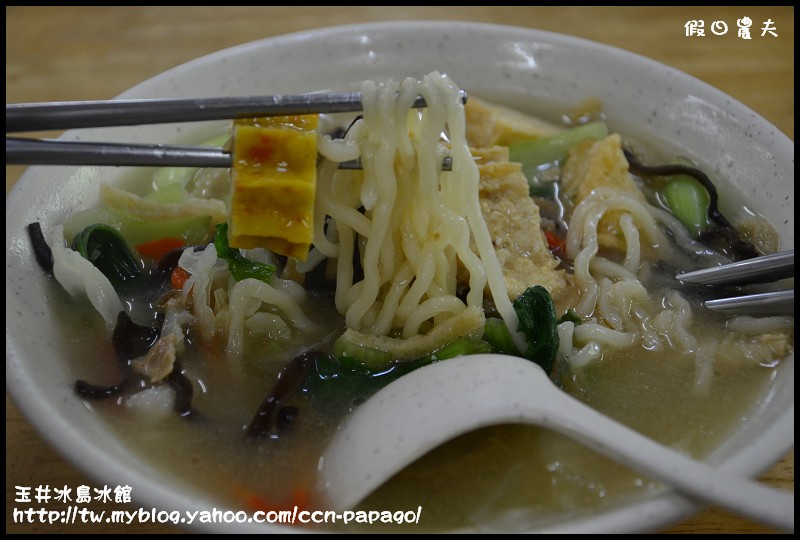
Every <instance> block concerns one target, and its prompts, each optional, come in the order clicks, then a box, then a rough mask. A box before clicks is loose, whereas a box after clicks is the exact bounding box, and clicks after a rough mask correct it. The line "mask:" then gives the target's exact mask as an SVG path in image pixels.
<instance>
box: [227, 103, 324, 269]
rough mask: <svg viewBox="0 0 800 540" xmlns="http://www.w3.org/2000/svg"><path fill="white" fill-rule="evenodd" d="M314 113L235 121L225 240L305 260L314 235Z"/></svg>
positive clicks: (315, 157)
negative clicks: (226, 235) (228, 216)
mask: <svg viewBox="0 0 800 540" xmlns="http://www.w3.org/2000/svg"><path fill="white" fill-rule="evenodd" d="M317 124H318V117H317V115H304V116H276V117H267V118H250V119H243V120H236V121H234V125H233V168H232V171H231V175H232V187H231V199H230V219H229V223H228V242H229V244H230V246H231V247H235V248H243V249H250V248H255V247H262V248H266V249H269V250H270V251H273V252H275V253H278V254H281V255H287V256H289V257H294V258H296V259H299V260H301V261H302V260H305V259H306V257H307V255H308V249H309V247H310V245H311V241H312V239H313V233H314V220H313V216H314V199H315V196H316V188H317Z"/></svg>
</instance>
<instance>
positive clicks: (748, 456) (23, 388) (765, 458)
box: [6, 20, 794, 532]
mask: <svg viewBox="0 0 800 540" xmlns="http://www.w3.org/2000/svg"><path fill="white" fill-rule="evenodd" d="M410 27H414V28H419V29H433V28H438V29H442V28H447V29H448V31H451V32H454V33H456V32H463V31H480V32H487V33H492V34H494V33H503V34H505V35H512V34H513V35H519V36H520V37H524V38H526V39H531V40H538V41H546V42H550V43H555V44H565V45H571V46H579V47H589V48H591V49H594V50H597V51H601V52H604V53H608V54H610V55H613V56H616V57H619V58H621V59H625V60H627V61H634V62H639V63H643V64H647V65H650V66H653V67H654V68H658V69H661V70H668V71H669V72H671V73H673V74H679V75H680V76H681V77H682V78H685V79H686V81H688V82H690V83H691V84H692V85H694V87H695V88H699V89H702V90H703V92H705V93H707V95H710V96H712V97H714V98H715V99H721V100H723V102H725V101H727V102H728V106H730V107H733V108H737V109H740V110H741V111H742V112H748V113H750V114H751V115H752V116H754V117H756V118H757V120H758V121H759V122H763V123H765V124H766V125H768V126H771V127H772V128H773V129H774V130H775V131H776V132H777V133H779V134H780V135H782V136H783V137H784V138H785V139H786V141H788V142H789V143H790V144H791V146H792V148H793V142H791V141H790V140H789V138H788V137H787V136H786V135H785V134H783V133H782V132H780V130H777V128H775V127H774V126H772V124H770V123H769V122H768V121H767V120H765V119H764V118H762V117H761V116H760V115H757V114H756V113H754V112H753V111H752V110H750V109H749V108H748V107H747V106H746V105H744V104H742V103H741V102H739V101H738V100H735V98H732V97H731V96H728V95H727V94H724V93H723V92H721V91H720V90H718V89H717V88H715V87H713V86H711V85H709V84H707V83H705V82H703V81H701V80H699V79H696V78H694V77H692V76H691V75H688V74H686V73H683V72H680V71H678V70H676V69H675V68H672V67H671V66H668V65H666V64H663V63H661V62H658V61H656V60H653V59H650V58H647V57H644V56H641V55H639V54H637V53H633V52H631V51H627V50H625V49H621V48H618V47H614V46H611V45H607V44H604V43H600V42H595V41H591V40H588V39H585V38H581V37H575V36H570V35H567V34H560V33H556V32H551V31H545V30H538V29H535V28H526V27H517V26H510V25H502V24H488V23H476V22H466V21H457V20H453V21H446V20H402V21H383V22H372V23H356V24H346V25H339V26H329V27H321V28H314V29H308V30H302V31H298V32H293V33H289V34H283V35H277V36H271V37H267V38H264V39H259V40H255V41H250V42H247V43H242V44H239V45H235V46H233V47H229V48H225V49H222V50H220V51H216V52H212V53H210V54H207V55H204V56H201V57H199V58H195V59H192V60H189V61H188V62H185V63H183V64H180V65H178V66H175V67H173V68H171V69H169V70H166V71H164V72H162V73H159V74H156V75H154V76H152V77H150V78H148V79H146V80H145V81H142V82H141V83H139V84H137V85H135V86H133V87H131V88H130V89H128V90H126V91H125V92H123V93H121V94H119V95H118V96H117V97H116V99H122V98H129V97H134V96H135V97H141V96H142V95H143V94H147V90H148V89H149V88H150V87H152V86H153V85H154V84H156V83H157V82H158V81H161V80H162V79H164V78H167V77H170V76H177V77H180V76H181V75H183V74H184V73H185V72H191V71H193V70H195V69H197V68H198V67H201V66H203V65H208V63H210V62H211V63H213V62H215V61H217V60H219V59H222V58H225V57H229V56H231V55H234V56H235V55H241V54H246V53H248V52H250V51H256V50H261V49H263V48H265V47H270V46H273V45H275V44H279V43H280V44H286V45H289V46H291V45H292V44H293V43H296V42H302V41H306V40H309V39H311V40H321V39H322V40H324V39H325V38H328V37H331V36H338V35H343V34H347V33H353V32H355V33H364V32H371V33H380V32H382V31H405V30H408V29H409V28H410ZM73 136H74V134H73V133H71V132H67V133H65V135H64V136H63V137H65V138H71V137H73ZM39 168H40V167H31V168H30V169H29V170H26V171H25V173H24V174H23V175H22V177H21V178H20V179H19V181H18V182H17V183H16V184H15V186H14V187H13V189H12V190H11V192H9V193H8V195H7V198H6V219H7V229H6V230H7V236H6V239H7V242H6V244H7V248H9V247H10V243H11V242H10V240H11V236H10V234H11V233H10V232H9V231H10V229H9V227H8V220H9V215H10V213H12V211H13V209H14V206H15V203H16V198H17V193H18V188H19V186H21V185H23V184H25V183H26V182H28V181H29V178H30V177H31V176H33V175H34V173H35V169H39ZM31 169H34V171H32V170H31ZM792 241H793V240H792ZM8 257H9V255H8V250H7V262H8ZM6 288H7V298H8V289H9V282H8V278H7V281H6ZM14 316H15V315H14V313H12V309H11V306H10V305H9V303H7V304H6V321H7V322H6V360H7V361H6V390H7V393H8V394H10V395H11V396H12V398H13V400H14V402H15V404H16V405H17V407H18V408H19V409H20V411H21V412H22V413H23V415H24V416H25V417H26V419H27V420H28V421H29V422H30V423H31V424H32V425H33V426H34V427H35V428H36V430H37V431H38V432H39V433H40V434H41V435H42V436H43V438H44V439H45V440H47V441H48V443H49V444H50V445H51V446H53V447H54V448H56V449H57V450H58V451H59V453H61V454H62V455H64V456H65V457H67V459H69V461H70V462H72V463H73V464H75V465H76V467H77V468H79V469H81V470H82V471H83V472H85V473H86V474H87V475H88V476H89V477H91V478H93V479H95V480H96V481H99V482H104V481H108V477H107V476H106V474H107V471H108V470H113V469H114V468H115V466H116V464H117V461H116V460H115V459H114V458H113V456H110V455H108V453H107V452H100V451H98V450H97V449H96V448H93V447H91V446H88V447H87V444H86V442H85V441H84V440H83V439H82V438H81V437H80V435H79V434H78V433H77V432H75V431H73V430H69V429H66V430H65V429H63V426H62V424H61V421H63V420H64V419H63V418H62V417H60V415H59V414H57V413H58V411H57V410H56V409H54V407H53V404H50V403H43V402H40V401H37V400H30V399H28V398H27V397H26V395H25V394H26V393H28V392H31V391H32V390H33V389H34V387H35V384H34V383H35V380H34V379H30V378H28V377H30V374H29V373H27V372H26V371H25V367H24V365H23V363H24V358H23V357H22V355H21V354H20V352H19V350H18V347H17V346H16V343H15V338H14V337H13V335H12V333H11V332H10V331H9V330H10V328H9V322H8V321H9V320H11V319H10V318H13V317H14ZM792 364H793V362H792ZM791 374H792V379H793V365H792V370H791ZM54 413H55V414H54ZM31 419H35V420H31ZM793 446H794V396H793V381H792V403H791V407H790V408H787V410H786V411H785V413H784V414H783V415H782V416H781V417H780V418H779V420H778V421H776V422H774V423H773V424H771V425H770V426H769V428H768V429H767V430H766V431H764V432H763V433H761V439H760V440H759V441H757V442H755V443H754V444H753V445H751V446H747V447H744V448H742V449H740V450H738V451H736V452H735V453H734V454H733V455H731V456H729V457H727V458H726V459H725V461H724V462H723V463H721V465H720V467H721V468H723V469H726V470H729V471H730V472H733V473H736V474H740V475H747V476H754V475H756V474H759V473H761V472H763V470H765V469H766V468H767V467H768V466H769V465H770V464H771V463H774V462H775V461H777V460H779V459H780V458H782V457H783V456H784V455H785V454H786V452H788V451H789V450H790V449H791V448H793ZM87 460H88V462H89V463H91V464H92V465H93V466H94V467H97V465H102V470H103V472H102V473H101V472H98V470H99V469H98V468H93V467H90V466H88V465H87ZM124 477H125V476H124V475H123V476H122V478H124ZM136 480H137V482H141V480H142V479H141V478H136ZM137 491H138V492H139V493H144V495H142V500H146V501H147V502H148V503H150V504H155V505H158V506H160V507H164V508H180V507H181V506H183V507H185V508H187V509H192V508H196V503H197V501H196V500H195V499H193V498H192V497H187V496H186V495H185V494H183V493H180V492H176V491H175V490H174V489H170V488H167V487H166V485H164V484H161V483H159V482H158V481H157V479H153V481H152V482H149V481H148V482H147V484H146V485H145V486H144V487H143V486H141V485H140V486H138V487H137ZM176 496H177V498H176ZM178 503H179V504H178ZM698 509H699V506H698V505H697V504H696V503H694V502H693V501H690V500H689V499H687V498H685V497H683V496H680V495H677V494H675V493H674V492H671V491H670V490H665V491H664V492H663V493H662V494H659V495H653V496H651V497H648V498H646V499H645V500H639V501H636V502H634V503H632V504H628V505H622V506H620V507H618V508H612V509H610V510H606V511H603V512H599V513H597V514H593V515H591V516H589V517H587V518H579V519H576V520H574V521H572V522H571V523H569V524H565V525H560V526H557V527H545V528H544V529H542V530H541V531H540V532H597V531H598V530H607V531H609V532H612V531H616V532H634V531H643V530H653V529H658V528H660V527H664V526H667V525H669V524H671V523H674V522H675V521H677V520H679V519H683V518H685V517H687V516H689V515H691V514H693V513H695V512H696V511H697V510H698ZM631 516H633V518H632V517H631ZM631 519H633V521H631ZM273 527H274V530H276V531H278V530H293V529H286V528H285V527H280V526H273ZM200 530H209V531H210V530H219V529H218V527H215V526H213V525H212V526H210V527H208V528H206V527H201V528H200ZM226 530H227V529H226ZM269 530H273V528H272V527H263V526H259V527H258V528H257V529H252V532H256V531H258V532H268V531H269Z"/></svg>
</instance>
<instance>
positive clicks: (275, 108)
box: [6, 90, 467, 133]
mask: <svg viewBox="0 0 800 540" xmlns="http://www.w3.org/2000/svg"><path fill="white" fill-rule="evenodd" d="M461 99H462V101H463V102H466V100H467V93H466V92H465V91H464V90H461ZM413 106H414V107H417V108H420V107H425V106H426V104H425V99H424V98H423V97H421V96H420V97H417V100H416V101H415V102H414V105H413ZM362 108H363V107H362V104H361V94H360V93H359V92H338V93H318V94H294V95H280V94H278V95H273V96H241V97H220V98H198V99H134V100H110V101H63V102H45V103H16V104H6V133H14V132H20V131H42V130H50V129H71V128H87V127H109V126H131V125H139V124H166V123H171V122H199V121H206V120H230V119H233V118H253V117H257V116H283V115H294V114H315V113H329V114H330V113H339V112H353V111H360V110H362Z"/></svg>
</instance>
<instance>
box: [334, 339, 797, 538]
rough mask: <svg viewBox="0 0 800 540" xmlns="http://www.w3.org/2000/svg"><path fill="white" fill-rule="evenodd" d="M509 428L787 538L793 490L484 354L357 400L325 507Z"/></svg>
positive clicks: (525, 367)
mask: <svg viewBox="0 0 800 540" xmlns="http://www.w3.org/2000/svg"><path fill="white" fill-rule="evenodd" d="M515 423H516V424H534V425H538V426H543V427H547V428H551V429H554V430H556V431H559V432H561V433H563V434H565V435H567V436H569V437H572V438H574V439H576V440H578V441H581V442H583V443H584V444H586V445H587V446H589V447H591V448H593V449H595V450H597V451H599V452H601V453H602V454H605V455H606V456H608V457H610V458H613V459H615V460H617V461H619V462H621V463H624V464H626V465H628V466H630V467H632V468H634V469H637V470H638V471H640V472H642V473H644V474H646V475H648V476H650V477H652V478H654V479H658V480H661V481H663V482H665V483H667V484H669V485H671V486H674V487H675V488H676V489H677V490H679V491H680V492H682V493H683V494H684V495H688V496H689V497H691V498H693V499H695V500H697V501H702V502H706V503H712V504H715V505H718V506H721V507H724V508H727V509H728V510H731V511H733V512H735V513H737V514H739V515H742V516H746V517H749V518H751V519H753V520H756V521H758V522H761V523H765V524H769V525H771V526H773V527H777V528H779V529H782V530H784V531H792V532H794V493H790V492H788V491H784V490H778V489H773V488H771V487H768V486H765V485H763V484H759V483H758V482H756V481H752V480H749V479H744V478H740V477H736V476H732V475H731V474H729V473H725V472H722V471H720V470H718V469H715V468H714V467H711V466H709V465H707V464H704V463H701V462H699V461H695V460H693V459H691V458H688V457H686V456H685V455H683V454H680V453H678V452H677V451H675V450H672V449H669V448H667V447H665V446H662V445H661V444H659V443H656V442H655V441H653V440H652V439H649V438H647V437H645V436H643V435H640V434H639V433H637V432H635V431H633V430H631V429H629V428H627V427H625V426H623V425H622V424H619V423H618V422H616V421H614V420H612V419H610V418H608V417H607V416H604V415H602V414H600V413H599V412H597V411H595V410H594V409H592V408H590V407H588V406H586V405H584V404H583V403H581V402H580V401H578V400H577V399H575V398H573V397H571V396H569V395H568V394H566V393H565V392H563V391H561V390H559V389H558V388H557V387H556V386H555V385H554V384H553V383H552V382H551V381H550V379H549V378H548V377H547V375H546V374H545V373H544V371H543V370H542V369H541V368H540V367H539V366H537V365H536V364H534V363H533V362H530V361H528V360H524V359H522V358H515V357H511V356H501V355H494V354H480V355H473V356H465V357H462V358H454V359H450V360H446V361H443V362H437V363H435V364H431V365H429V366H425V367H423V368H420V369H418V370H416V371H413V372H411V373H409V374H408V375H405V376H403V377H401V378H399V379H398V380H396V381H394V382H392V383H391V384H389V385H387V386H386V387H385V388H383V389H381V390H380V391H379V392H378V393H377V394H375V395H374V396H373V397H372V398H370V399H369V400H367V401H366V402H365V403H364V404H362V405H361V406H360V407H359V408H358V409H357V410H356V411H355V412H354V413H353V414H352V415H351V416H350V418H348V419H347V421H346V422H345V423H344V425H343V426H342V428H340V429H339V431H338V432H337V433H336V435H335V436H334V438H333V439H332V441H331V442H330V444H329V446H328V448H327V449H326V451H325V453H324V455H323V458H322V461H321V462H320V472H321V475H322V483H323V489H324V490H325V491H326V496H327V498H328V502H329V504H330V505H331V507H333V508H335V509H336V510H340V511H341V510H346V509H349V508H352V507H354V506H355V505H356V504H358V503H359V502H360V501H361V500H362V499H363V498H364V497H366V496H367V495H369V494H370V493H371V492H372V491H373V490H375V489H376V488H377V487H378V486H380V485H381V484H383V483H384V482H385V481H387V480H388V479H389V478H391V477H392V476H393V475H394V474H395V473H397V472H398V471H400V470H401V469H403V468H404V467H406V466H407V465H409V464H411V463H412V462H413V461H414V460H416V459H417V458H419V457H421V456H422V455H424V454H425V453H427V452H428V451H430V450H432V449H433V448H435V447H437V446H439V445H441V444H442V443H444V442H446V441H449V440H451V439H453V438H455V437H457V436H459V435H462V434H464V433H467V432H470V431H473V430H475V429H478V428H481V427H485V426H490V425H497V424H515Z"/></svg>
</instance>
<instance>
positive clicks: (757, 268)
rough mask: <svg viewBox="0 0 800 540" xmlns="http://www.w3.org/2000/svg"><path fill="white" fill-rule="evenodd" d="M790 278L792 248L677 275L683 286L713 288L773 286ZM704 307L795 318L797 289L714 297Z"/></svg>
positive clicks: (791, 272)
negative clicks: (721, 286)
mask: <svg viewBox="0 0 800 540" xmlns="http://www.w3.org/2000/svg"><path fill="white" fill-rule="evenodd" d="M790 277H794V250H793V249H791V250H788V251H781V252H779V253H773V254H771V255H764V256H761V257H755V258H752V259H747V260H744V261H737V262H734V263H730V264H723V265H720V266H715V267H712V268H704V269H702V270H696V271H694V272H681V273H679V274H677V275H676V276H675V278H676V279H677V280H678V281H680V282H682V283H688V284H698V285H712V286H719V285H749V284H754V283H771V282H774V281H778V280H781V279H786V278H790ZM703 305H704V306H705V307H707V308H708V309H711V310H714V311H718V312H721V313H725V314H727V315H739V314H747V315H793V314H794V290H782V291H771V292H762V293H753V294H747V295H743V296H734V297H729V298H715V299H713V300H706V301H705V302H703Z"/></svg>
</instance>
